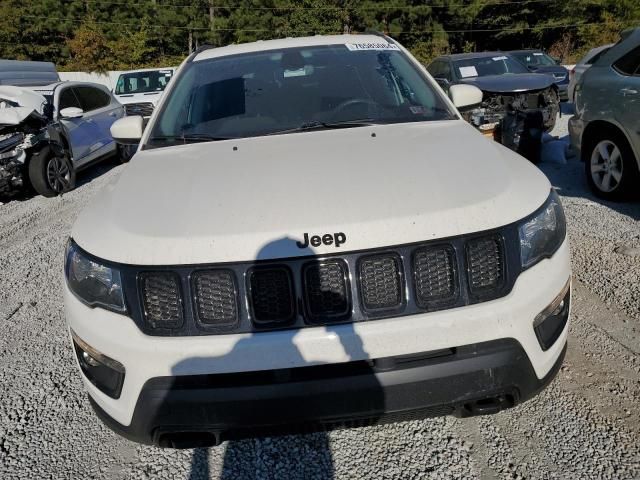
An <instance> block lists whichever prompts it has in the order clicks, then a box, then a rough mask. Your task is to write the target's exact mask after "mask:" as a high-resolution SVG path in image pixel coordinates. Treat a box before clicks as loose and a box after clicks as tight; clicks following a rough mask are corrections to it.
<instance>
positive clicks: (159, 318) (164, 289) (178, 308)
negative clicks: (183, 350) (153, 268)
mask: <svg viewBox="0 0 640 480" xmlns="http://www.w3.org/2000/svg"><path fill="white" fill-rule="evenodd" d="M140 286H141V291H142V304H143V307H144V315H145V319H146V320H147V322H148V323H149V324H150V325H151V326H152V327H153V328H178V327H180V326H181V325H182V316H183V314H182V294H181V292H180V277H178V276H177V275H176V274H174V273H170V272H158V273H143V274H141V275H140Z"/></svg>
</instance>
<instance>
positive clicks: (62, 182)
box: [29, 148, 76, 197]
mask: <svg viewBox="0 0 640 480" xmlns="http://www.w3.org/2000/svg"><path fill="white" fill-rule="evenodd" d="M29 180H30V182H31V185H32V186H33V188H34V190H35V191H36V192H38V193H39V194H40V195H42V196H44V197H55V196H56V195H60V194H61V193H65V192H68V191H69V190H72V189H73V187H75V184H76V172H75V170H74V168H73V165H72V164H71V159H70V158H69V156H68V155H67V154H65V155H63V156H57V155H55V154H53V153H52V152H51V150H49V149H48V148H47V149H44V150H41V151H40V152H36V153H34V154H33V156H32V157H31V161H30V162H29Z"/></svg>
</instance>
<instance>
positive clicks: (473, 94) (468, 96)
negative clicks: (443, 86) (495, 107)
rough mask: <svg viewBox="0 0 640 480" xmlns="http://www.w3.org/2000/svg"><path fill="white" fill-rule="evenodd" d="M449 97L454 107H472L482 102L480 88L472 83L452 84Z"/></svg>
mask: <svg viewBox="0 0 640 480" xmlns="http://www.w3.org/2000/svg"><path fill="white" fill-rule="evenodd" d="M449 97H450V98H451V101H452V102H453V104H454V105H455V106H456V108H464V107H473V106H475V105H479V104H480V103H482V90H480V89H479V88H478V87H475V86H473V85H463V84H460V85H452V86H451V88H449Z"/></svg>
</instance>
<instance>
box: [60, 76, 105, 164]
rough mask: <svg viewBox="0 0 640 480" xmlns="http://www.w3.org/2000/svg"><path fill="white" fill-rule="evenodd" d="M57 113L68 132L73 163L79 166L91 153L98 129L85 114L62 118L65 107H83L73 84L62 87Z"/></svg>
mask: <svg viewBox="0 0 640 480" xmlns="http://www.w3.org/2000/svg"><path fill="white" fill-rule="evenodd" d="M57 103H58V105H57V108H56V114H57V116H58V120H59V122H60V124H61V125H62V127H63V129H64V131H65V132H66V134H67V140H68V141H69V148H70V149H71V156H72V160H73V163H74V164H75V165H76V166H77V165H78V164H79V163H82V160H83V159H84V158H85V157H86V156H87V155H88V154H89V151H90V150H89V148H90V146H91V144H92V143H93V142H94V139H95V136H96V135H97V129H96V128H95V127H94V126H93V125H91V124H90V123H88V122H87V120H86V119H85V117H84V115H83V116H81V117H77V118H62V117H61V116H60V111H62V110H64V109H65V108H70V107H75V108H80V109H81V108H82V106H81V105H80V101H79V100H78V97H77V96H76V93H75V91H74V88H73V86H65V87H62V88H61V89H60V91H59V93H58V102H57Z"/></svg>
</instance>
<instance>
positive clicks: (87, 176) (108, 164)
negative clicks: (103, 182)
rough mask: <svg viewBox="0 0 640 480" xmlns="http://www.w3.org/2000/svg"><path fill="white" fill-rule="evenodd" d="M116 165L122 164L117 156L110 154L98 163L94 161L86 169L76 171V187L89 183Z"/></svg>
mask: <svg viewBox="0 0 640 480" xmlns="http://www.w3.org/2000/svg"><path fill="white" fill-rule="evenodd" d="M118 165H122V164H121V163H120V160H119V159H118V157H116V156H112V157H109V158H106V159H105V160H103V161H101V162H100V163H96V164H95V165H93V166H91V167H89V168H87V169H86V170H82V171H80V172H78V176H77V177H76V188H78V187H81V186H82V185H86V184H87V183H91V182H92V181H93V180H95V179H96V178H98V177H101V176H102V175H104V174H105V173H107V172H109V171H110V170H112V169H114V168H115V167H117V166H118Z"/></svg>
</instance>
